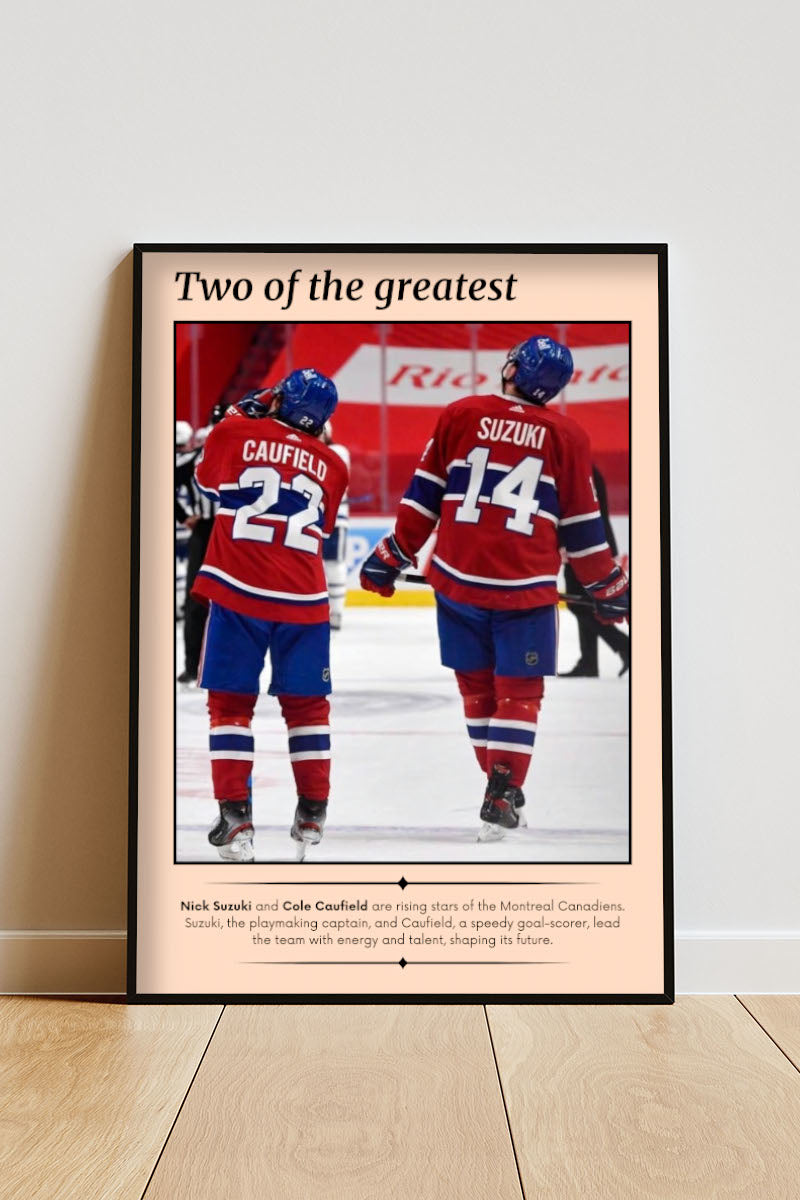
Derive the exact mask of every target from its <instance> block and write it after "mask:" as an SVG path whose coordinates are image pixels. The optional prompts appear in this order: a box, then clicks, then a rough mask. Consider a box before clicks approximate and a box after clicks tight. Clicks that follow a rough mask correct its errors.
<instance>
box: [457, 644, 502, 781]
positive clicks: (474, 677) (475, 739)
mask: <svg viewBox="0 0 800 1200" xmlns="http://www.w3.org/2000/svg"><path fill="white" fill-rule="evenodd" d="M456 681H457V683H458V690H459V692H460V693H461V698H462V700H463V702H464V716H465V717H466V721H467V733H468V734H469V740H470V742H471V743H472V749H473V750H474V751H475V757H476V758H477V760H478V764H479V766H480V768H481V770H482V771H484V772H486V743H487V741H488V740H489V719H490V718H491V717H492V716H493V714H494V708H495V699H494V673H493V671H492V668H491V667H486V669H485V670H483V671H456Z"/></svg>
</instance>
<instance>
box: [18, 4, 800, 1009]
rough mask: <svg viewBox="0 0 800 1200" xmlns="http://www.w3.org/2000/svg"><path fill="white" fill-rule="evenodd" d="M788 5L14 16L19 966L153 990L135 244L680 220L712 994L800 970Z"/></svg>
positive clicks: (674, 245) (694, 753) (687, 529)
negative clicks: (142, 880) (132, 923)
mask: <svg viewBox="0 0 800 1200" xmlns="http://www.w3.org/2000/svg"><path fill="white" fill-rule="evenodd" d="M782 11H783V10H782V7H781V6H779V5H777V4H775V5H772V4H767V5H766V6H765V7H764V6H762V8H761V9H760V10H759V12H758V15H757V17H754V15H753V11H752V9H751V8H750V7H748V6H745V5H744V4H738V3H734V4H733V5H731V4H726V5H724V6H723V5H722V4H721V3H720V4H706V5H695V4H691V3H688V0H679V2H678V3H673V4H670V5H666V6H661V7H660V8H653V7H652V6H649V7H648V6H642V5H640V4H635V3H632V2H629V0H611V3H609V4H606V5H589V4H583V5H582V4H579V3H570V4H566V5H555V4H552V3H547V4H543V3H530V2H529V0H524V2H523V0H502V2H501V3H500V4H496V5H491V6H488V5H486V4H485V3H483V0H458V2H456V0H446V2H444V3H440V4H436V5H431V4H430V3H427V2H425V3H423V2H422V0H406V2H405V3H403V4H399V3H388V4H383V5H375V4H373V3H368V2H367V0H350V2H342V3H339V4H331V5H324V4H321V3H316V2H313V0H296V2H295V3H293V4H286V3H270V2H267V3H264V2H263V0H258V2H256V0H232V3H231V4H228V5H226V6H225V7H224V9H220V8H219V7H218V6H215V5H211V4H210V3H207V0H198V2H196V3H194V4H192V5H186V4H179V5H169V6H164V5H160V4H156V3H155V0H140V2H139V3H138V4H137V5H135V6H128V7H123V8H120V7H119V6H108V5H106V4H102V3H100V0H79V2H78V3H76V4H71V5H66V6H56V5H50V6H48V7H47V9H46V10H43V9H42V8H41V6H39V7H33V8H32V7H30V6H24V5H16V6H13V7H12V8H11V9H9V11H8V12H7V13H6V15H5V24H4V43H3V49H2V51H1V52H0V53H1V54H2V60H3V61H2V63H0V66H1V67H2V70H0V80H2V87H3V89H4V99H3V111H4V122H3V132H2V133H1V134H0V161H2V163H3V166H4V175H5V184H4V188H3V191H2V195H0V209H1V210H2V211H1V213H0V215H1V216H2V220H0V245H2V262H3V274H2V277H0V317H1V319H0V328H1V329H2V332H3V343H2V350H1V351H0V365H1V366H2V376H0V378H2V387H3V398H2V411H3V416H2V442H0V450H1V452H2V462H3V470H2V472H0V487H1V488H2V513H3V521H2V524H1V525H0V563H2V569H3V583H4V586H3V588H2V594H0V630H1V631H2V633H0V636H2V639H3V653H2V658H1V659H0V664H1V667H2V669H1V670H0V710H1V711H2V722H0V759H1V761H0V766H2V775H1V776H0V778H2V788H1V789H0V818H2V828H3V838H2V840H1V841H0V847H1V848H0V987H2V988H4V989H7V990H8V989H17V990H19V989H38V988H42V989H45V988H46V989H51V990H56V991H69V990H81V989H87V990H99V991H107V990H111V989H113V988H115V987H119V986H120V984H121V978H122V976H121V966H120V964H121V957H120V951H121V941H120V938H119V936H118V934H116V933H115V932H114V931H119V930H120V929H121V928H122V927H123V926H124V924H125V861H126V856H125V840H126V805H127V798H126V790H125V780H126V764H127V746H126V728H127V663H126V658H127V636H128V601H127V597H128V575H127V562H128V466H129V459H128V438H129V342H130V332H129V323H130V262H129V258H128V248H129V246H130V244H131V243H132V242H133V241H134V240H139V241H177V240H181V241H215V240H216V241H224V240H230V241H235V240H241V241H278V240H284V241H287V242H290V241H322V242H324V241H333V240H338V241H358V240H372V241H384V240H395V241H410V242H414V241H433V242H436V241H442V240H451V241H471V240H478V241H522V242H525V241H617V240H619V241H637V240H638V241H668V242H669V243H670V246H671V264H670V266H671V338H672V348H673V352H672V365H673V375H672V386H673V391H672V430H673V536H674V546H675V568H674V609H675V642H676V649H675V687H676V697H677V708H676V715H675V734H676V772H675V782H676V849H677V858H676V896H677V921H678V929H679V931H680V933H681V934H682V935H683V938H684V940H683V942H682V943H681V950H680V952H679V974H678V986H679V988H680V987H683V988H695V989H703V988H708V989H709V990H713V989H714V988H716V987H722V988H725V989H728V990H730V988H734V987H735V988H738V989H740V990H745V991H748V990H749V991H759V990H769V989H770V988H772V987H776V988H784V989H788V988H790V987H792V986H800V982H798V983H796V984H794V985H793V983H792V981H793V980H797V972H798V967H797V963H798V961H800V955H798V954H797V950H798V936H800V935H799V934H798V929H799V928H800V919H798V895H797V882H796V881H797V867H796V855H797V846H798V844H800V815H799V813H798V805H797V801H796V795H795V793H796V788H795V787H794V786H793V783H792V782H791V781H793V780H794V779H795V778H796V774H797V770H796V755H795V751H794V746H795V743H796V740H797V734H796V729H795V724H796V722H795V718H794V713H795V711H796V708H797V698H796V675H797V672H796V665H795V663H794V658H793V656H794V654H795V650H794V646H795V640H796V639H795V637H794V633H793V628H794V625H795V624H796V621H795V600H796V597H797V596H798V594H800V588H799V587H798V584H800V578H798V556H797V554H796V551H795V549H794V547H795V543H796V531H795V529H794V523H795V521H796V512H797V498H796V491H797V483H796V478H797V466H796V463H797V448H796V437H792V433H794V434H795V435H796V433H797V429H798V417H797V413H798V404H797V400H796V396H795V393H796V390H797V389H796V388H795V386H794V382H793V368H794V362H793V359H792V357H791V356H792V354H793V346H794V343H795V341H796V279H797V277H798V267H800V262H798V259H799V258H800V252H799V251H798V239H797V236H796V233H795V231H794V225H795V221H796V213H797V211H798V199H799V197H798V178H797V168H796V165H795V160H794V156H792V154H791V153H790V149H789V145H790V142H789V137H790V129H791V119H790V118H791V113H792V110H793V108H794V106H795V105H796V96H795V90H794V88H795V85H794V80H795V75H796V72H795V62H794V48H795V47H796V45H797V41H798V36H797V35H798V32H800V30H799V29H798V24H799V23H800V18H798V15H797V11H796V10H792V12H791V15H790V16H783V15H782ZM537 315H539V316H552V315H553V314H547V313H542V314H537ZM559 315H561V316H564V315H568V314H559ZM620 315H624V314H620ZM634 352H635V350H634ZM64 931H66V932H68V933H70V934H71V936H70V937H69V938H65V937H63V936H59V933H60V932H64ZM681 964H683V966H682V965H681Z"/></svg>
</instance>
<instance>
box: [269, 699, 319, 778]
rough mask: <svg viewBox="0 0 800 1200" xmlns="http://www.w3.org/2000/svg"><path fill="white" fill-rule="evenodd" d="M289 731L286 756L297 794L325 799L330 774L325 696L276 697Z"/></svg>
mask: <svg viewBox="0 0 800 1200" xmlns="http://www.w3.org/2000/svg"><path fill="white" fill-rule="evenodd" d="M278 700H279V701H280V706H281V711H282V713H283V717H284V720H285V721H286V727H287V729H288V732H289V758H290V759H291V763H292V770H293V771H294V782H295V785H296V787H297V794H298V796H305V797H306V798H307V799H308V800H327V799H328V792H329V791H330V775H331V731H330V724H329V716H330V705H329V703H328V698H327V696H278Z"/></svg>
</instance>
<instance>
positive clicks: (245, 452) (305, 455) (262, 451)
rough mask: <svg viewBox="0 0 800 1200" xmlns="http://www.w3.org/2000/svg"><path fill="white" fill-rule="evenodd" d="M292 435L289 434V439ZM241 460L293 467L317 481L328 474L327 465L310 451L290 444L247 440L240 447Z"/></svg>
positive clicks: (253, 439)
mask: <svg viewBox="0 0 800 1200" xmlns="http://www.w3.org/2000/svg"><path fill="white" fill-rule="evenodd" d="M291 436H292V435H291V434H289V437H291ZM242 458H243V460H244V461H245V462H270V463H281V464H282V465H283V466H288V467H295V468H296V469H297V470H298V471H310V473H311V474H312V475H315V476H316V478H317V479H324V478H325V476H326V475H327V474H328V465H327V463H325V462H323V461H322V459H321V458H320V457H319V456H318V455H316V454H314V453H313V451H311V450H304V449H303V447H302V446H293V445H292V444H291V443H290V442H283V443H281V442H268V441H256V439H255V438H248V439H247V441H246V442H245V443H244V445H243V446H242Z"/></svg>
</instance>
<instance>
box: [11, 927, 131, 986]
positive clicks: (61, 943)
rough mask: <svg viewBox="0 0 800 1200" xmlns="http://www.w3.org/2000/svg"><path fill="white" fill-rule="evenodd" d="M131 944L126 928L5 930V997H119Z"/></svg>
mask: <svg viewBox="0 0 800 1200" xmlns="http://www.w3.org/2000/svg"><path fill="white" fill-rule="evenodd" d="M126 946H127V934H126V932H125V930H124V929H2V930H0V993H2V994H5V995H9V994H11V995H28V996H30V995H33V996H41V995H62V996H63V995H86V996H91V995H100V996H112V995H117V994H119V993H122V992H124V991H125V951H126Z"/></svg>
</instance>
